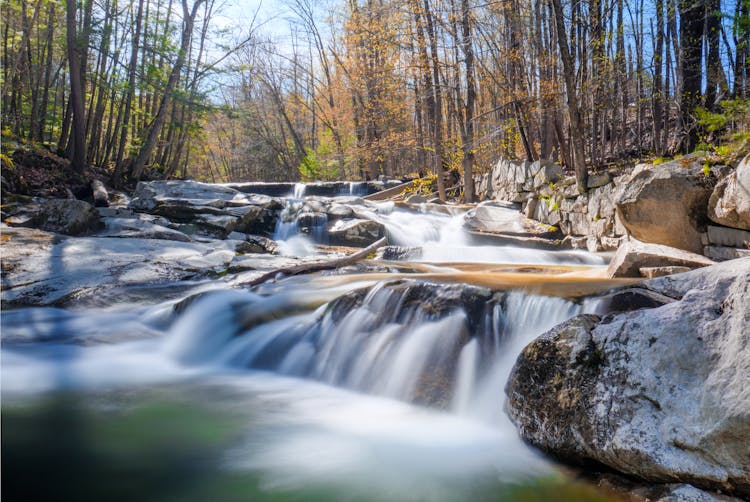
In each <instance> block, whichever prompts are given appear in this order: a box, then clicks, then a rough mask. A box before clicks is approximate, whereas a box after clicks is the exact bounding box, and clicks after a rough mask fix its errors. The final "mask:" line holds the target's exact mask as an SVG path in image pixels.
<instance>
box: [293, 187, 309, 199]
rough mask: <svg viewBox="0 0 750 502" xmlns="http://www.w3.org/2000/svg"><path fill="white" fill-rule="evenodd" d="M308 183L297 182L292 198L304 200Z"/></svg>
mask: <svg viewBox="0 0 750 502" xmlns="http://www.w3.org/2000/svg"><path fill="white" fill-rule="evenodd" d="M306 189H307V185H305V184H304V183H295V184H294V192H292V200H302V199H304V198H305V190H306Z"/></svg>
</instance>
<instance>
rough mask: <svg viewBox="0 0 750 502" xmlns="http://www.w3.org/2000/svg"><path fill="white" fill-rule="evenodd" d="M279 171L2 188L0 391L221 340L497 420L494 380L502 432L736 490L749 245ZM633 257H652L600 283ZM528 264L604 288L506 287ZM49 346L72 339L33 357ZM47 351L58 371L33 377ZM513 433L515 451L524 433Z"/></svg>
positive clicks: (232, 348)
mask: <svg viewBox="0 0 750 502" xmlns="http://www.w3.org/2000/svg"><path fill="white" fill-rule="evenodd" d="M287 188H289V189H290V190H291V193H287V194H286V196H283V197H282V196H272V195H266V194H257V193H256V194H254V193H249V192H248V191H247V190H249V189H248V187H240V186H236V185H212V184H204V183H198V182H192V181H161V182H150V183H141V184H139V186H138V187H137V189H136V190H135V192H134V193H133V194H131V196H125V195H116V196H113V197H112V198H111V200H110V205H109V207H96V208H94V207H93V206H91V205H89V204H87V203H85V202H83V201H77V200H74V199H55V200H52V199H22V200H18V201H16V202H13V203H10V204H6V205H5V206H3V213H4V214H3V216H4V223H3V226H2V228H0V232H1V233H2V238H1V239H2V242H1V243H0V245H1V246H2V256H3V260H2V306H3V314H2V320H3V335H2V336H3V351H4V352H3V354H4V356H3V361H4V365H3V366H4V368H3V376H4V378H3V381H4V384H3V385H4V390H7V391H10V392H11V394H12V395H16V394H18V395H21V396H23V395H25V393H26V392H27V391H26V390H24V389H26V388H27V387H26V386H27V384H29V383H30V382H33V383H34V385H35V386H36V387H35V388H41V389H45V390H46V391H50V390H55V389H59V385H61V382H68V384H66V385H73V384H71V383H70V382H76V383H75V385H74V387H77V386H81V388H88V386H89V385H94V384H95V382H97V383H96V386H97V388H98V386H99V385H103V383H102V382H104V385H105V386H106V385H114V386H122V385H125V386H126V387H127V386H131V385H133V384H134V383H133V382H134V380H133V378H134V377H133V374H134V373H133V370H132V368H135V367H138V366H139V364H142V361H150V363H149V364H151V365H153V370H154V371H153V372H152V371H151V370H148V371H145V372H144V374H143V375H140V376H139V377H138V379H137V381H138V382H142V381H154V382H164V381H171V380H172V379H174V378H178V377H177V376H176V375H179V378H180V379H181V378H183V376H184V375H185V374H186V373H185V372H187V373H188V374H195V372H199V373H200V372H204V371H205V368H204V367H203V366H202V365H203V364H205V363H206V362H207V361H213V364H216V363H217V361H220V362H221V367H222V368H225V367H227V366H228V367H230V368H233V371H234V370H236V368H238V367H239V368H244V369H247V368H251V369H254V370H263V371H271V372H273V373H274V374H280V375H291V376H294V377H296V378H304V379H310V380H315V381H318V382H324V383H326V384H329V385H333V386H338V387H344V388H347V389H352V390H356V391H359V392H366V393H368V394H375V395H377V396H384V397H387V398H390V399H396V400H400V401H405V402H408V403H417V404H419V405H421V406H428V407H430V408H433V409H434V408H437V409H441V410H447V411H449V412H450V413H451V414H455V415H457V416H459V417H470V418H471V420H476V421H478V423H481V424H489V425H490V426H491V427H493V428H494V429H493V430H495V431H496V432H497V431H512V429H511V428H510V425H507V427H508V428H507V429H505V427H506V425H503V424H505V423H506V422H505V418H503V414H502V409H503V401H504V399H503V393H502V388H503V386H505V388H506V391H507V393H508V399H507V402H506V403H505V409H506V410H507V413H508V415H509V416H510V418H511V420H512V421H513V423H514V424H515V426H516V427H517V429H518V431H519V432H520V436H521V437H522V438H523V440H525V441H526V442H528V443H529V444H531V445H533V446H535V447H538V448H540V449H542V450H544V451H545V452H547V453H548V454H551V455H552V456H554V457H555V458H557V459H559V460H561V461H563V462H566V463H573V464H577V465H585V466H587V467H586V469H587V470H588V471H597V470H600V469H601V468H602V467H606V468H607V469H614V470H615V471H617V472H619V473H621V474H623V475H625V476H628V477H630V479H631V480H635V481H631V482H630V483H632V482H635V483H640V484H641V486H643V485H644V484H645V485H648V486H649V487H650V488H649V490H646V491H643V490H641V488H637V487H633V485H630V487H629V488H626V489H627V490H629V491H630V492H631V493H650V494H658V495H653V496H652V495H649V496H648V497H647V498H663V499H665V500H711V499H713V498H715V497H718V496H715V495H714V493H715V492H716V491H717V490H718V491H719V492H721V493H722V494H723V495H721V496H726V497H731V496H739V497H750V491H749V489H748V487H749V486H750V450H749V449H748V448H747V444H748V443H750V394H749V393H748V389H747V385H746V384H747V382H748V381H750V366H749V364H750V363H749V361H750V353H749V352H748V347H750V339H749V338H748V337H749V336H750V304H749V303H748V302H747V301H746V298H747V296H748V293H750V291H749V290H748V287H749V286H748V285H750V258H745V259H740V260H732V261H728V262H725V263H720V264H713V261H712V260H710V259H707V258H706V257H704V256H700V255H696V254H692V253H689V252H687V251H682V252H680V253H676V252H675V250H674V249H672V248H669V247H666V246H661V245H657V244H646V243H639V242H637V241H629V242H628V243H626V245H624V246H622V247H621V248H620V250H619V251H618V253H617V255H616V256H615V257H614V259H613V260H612V263H611V264H610V267H609V270H608V269H607V268H606V262H607V260H606V259H605V258H603V257H601V256H596V255H592V254H589V253H583V252H579V251H570V250H566V248H568V247H569V246H568V244H569V243H570V240H567V241H566V240H565V238H564V236H563V235H561V234H559V233H557V231H556V230H555V229H552V228H550V226H549V225H544V224H540V223H538V222H533V221H531V220H529V219H527V218H526V217H525V216H524V215H523V214H522V213H520V212H519V206H517V205H514V204H509V203H502V202H495V201H490V202H486V203H483V204H481V205H479V206H476V207H465V206H454V205H440V204H434V203H424V202H420V201H418V200H417V199H413V202H406V203H405V202H399V203H398V204H396V203H394V202H388V201H386V202H373V201H370V200H367V199H366V198H363V197H361V196H359V195H356V194H350V193H345V194H337V195H336V196H335V197H324V196H320V195H305V194H304V193H303V192H302V190H303V188H305V187H302V186H300V185H297V186H296V187H295V186H289V187H287ZM276 189H279V188H278V187H274V190H276ZM285 189H286V188H285ZM269 190H270V189H269ZM727 190H729V189H727ZM383 237H385V238H386V239H387V241H388V243H389V244H390V246H388V247H385V248H384V249H381V250H380V252H379V257H380V259H378V260H374V261H373V260H370V261H364V262H360V263H357V264H353V265H351V266H348V267H347V268H345V269H343V270H334V271H329V272H327V275H328V277H324V278H321V277H320V276H319V275H302V276H299V277H289V278H284V277H283V275H280V276H278V277H276V278H275V279H276V280H271V281H270V282H269V283H267V284H263V285H261V286H259V287H256V288H255V289H254V291H253V292H251V293H248V292H245V291H244V288H242V287H238V286H239V285H241V284H243V283H247V282H248V281H252V279H254V278H257V277H259V276H261V275H262V274H265V273H267V272H269V271H277V270H281V269H284V268H288V267H290V266H294V265H300V264H305V263H313V262H316V263H317V262H325V261H328V260H331V259H333V258H337V257H342V256H346V255H347V254H350V253H353V252H354V251H355V250H356V248H361V247H364V246H367V245H369V244H372V243H373V242H375V241H377V240H379V239H381V238H383ZM539 248H546V249H547V250H540V249H539ZM394 260H395V261H394ZM695 267H702V268H699V269H698V270H694V271H692V272H687V273H679V272H685V271H687V270H690V269H692V268H695ZM374 272H377V274H373V273H374ZM419 274H422V278H420V275H419ZM523 274H526V275H525V276H524V275H523ZM540 274H541V275H540ZM544 274H546V275H544ZM647 274H651V275H653V276H657V275H662V274H671V275H668V276H666V277H660V278H657V279H653V280H650V281H647V282H644V283H643V284H640V285H635V286H634V285H633V283H634V282H637V281H636V280H627V281H626V282H623V283H621V284H622V285H620V283H617V282H603V281H609V279H606V278H607V277H610V276H619V275H625V276H633V275H647ZM545 281H546V282H549V283H565V284H567V283H569V282H571V281H577V282H575V283H576V284H584V283H588V284H594V283H596V284H597V287H596V288H595V291H602V290H605V289H610V288H615V289H614V291H610V292H607V293H604V294H598V295H596V296H586V295H590V294H591V293H586V294H585V295H582V294H578V295H573V296H571V295H570V294H568V293H565V291H568V292H569V291H571V289H569V288H566V289H562V290H560V289H558V291H563V292H561V293H558V295H559V296H562V297H563V298H550V297H545V296H535V295H528V294H523V293H520V292H517V291H514V290H516V289H524V290H526V291H534V290H533V288H530V286H529V285H530V284H532V283H535V282H536V283H540V284H541V283H544V282H545ZM597 281H598V282H597ZM446 282H450V283H451V284H450V285H446V284H445V283H446ZM466 282H471V283H472V284H471V285H470V284H466ZM500 285H502V287H501V286H500ZM626 285H628V286H629V287H628V288H627V289H623V288H625V286H626ZM618 288H619V289H618ZM536 291H537V292H538V291H543V290H542V289H537V290H536ZM549 291H552V289H550V290H549ZM212 298H213V300H212ZM571 300H574V301H571ZM107 326H109V327H107ZM539 335H541V336H539ZM537 337H538V338H537ZM162 340H163V341H162ZM131 343H132V344H136V343H139V344H141V345H138V346H136V345H132V346H131V345H130V344H131ZM49 344H52V345H49ZM102 344H113V345H116V346H117V351H116V352H107V353H106V354H105V352H103V351H101V350H100V349H99V348H97V347H99V346H100V345H102ZM149 344H151V345H149ZM162 344H164V345H163V347H162ZM152 345H153V347H152ZM67 346H76V347H78V346H85V347H88V346H91V349H90V350H89V349H88V348H87V349H81V350H84V353H83V354H81V356H80V357H77V358H73V359H67V356H65V357H62V356H61V359H60V360H57V359H56V356H54V355H53V356H49V354H54V353H57V351H60V354H63V353H65V354H67V353H68V352H67V350H68V349H64V350H63V348H60V347H67ZM524 346H525V348H524ZM148 347H151V348H148ZM158 347H160V348H158ZM120 350H122V352H120ZM37 351H38V355H37ZM519 353H520V356H519V357H518V360H517V361H516V355H517V354H519ZM45 354H46V355H45ZM125 354H127V355H125ZM102 358H104V359H102ZM108 358H111V360H110V359H108ZM49 361H53V362H54V368H56V369H55V370H54V371H52V370H51V369H50V368H47V366H46V364H48V363H49ZM6 363H7V366H6ZM102 363H104V364H105V365H107V364H109V365H110V371H109V372H108V373H107V374H106V375H103V374H102V373H101V372H100V370H98V369H97V368H100V367H101V364H102ZM514 363H515V366H514V368H513V371H512V373H511V374H510V377H508V373H509V372H510V368H511V366H513V364H514ZM214 368H215V367H214ZM48 370H49V371H48ZM63 370H64V371H63ZM58 371H63V372H64V373H66V372H67V373H66V374H67V376H66V377H65V378H62V379H61V380H58V379H57V377H55V378H51V379H50V380H45V378H46V377H45V375H48V376H49V375H55V374H57V372H58ZM212 371H214V370H212ZM201 374H203V373H201ZM506 381H507V383H506ZM337 399H338V398H337ZM462 419H463V418H462ZM472 427H473V426H472ZM482 427H484V425H482ZM509 433H510V434H512V435H513V436H515V434H514V433H512V432H509ZM503 434H505V432H503ZM338 440H339V439H338V438H337V439H336V441H338ZM493 441H494V440H493ZM493 444H495V445H496V446H497V445H498V444H499V443H496V442H495V443H493ZM295 448H296V446H295ZM519 448H520V449H519ZM512 450H513V451H515V452H516V454H517V455H520V457H519V458H521V457H523V458H525V459H527V460H525V462H526V461H528V462H530V464H529V465H531V464H534V465H536V464H535V463H534V462H535V461H532V460H530V459H531V458H533V453H529V451H528V450H525V449H523V447H522V446H519V445H515V443H514V446H513V447H512ZM295 451H297V450H295ZM326 451H327V450H326ZM527 455H531V456H530V457H527ZM469 457H470V456H467V458H469ZM492 458H493V460H492V462H495V461H497V459H495V458H494V457H492ZM506 460H507V459H505V458H504V457H503V460H501V461H500V464H502V465H504V466H505V467H503V469H509V465H510V464H509V463H508V462H506ZM254 461H256V462H257V459H256V460H254ZM511 463H512V462H511ZM479 464H481V469H480V470H483V469H485V468H487V465H486V464H485V463H484V462H483V461H482V462H480V463H479ZM479 464H477V465H479ZM308 467H309V466H305V467H304V468H305V469H306V468H308ZM264 468H268V466H266V467H264ZM441 468H442V467H441ZM534 468H535V469H536V468H540V467H538V466H537V467H534ZM540 469H543V470H544V469H546V467H545V468H540ZM440 472H442V471H440ZM483 472H484V471H483ZM503 472H510V471H509V470H507V471H503ZM483 475H484V474H483ZM428 478H429V479H433V478H431V477H430V476H428ZM462 479H463V478H462ZM430 482H434V480H433V481H430ZM625 484H627V483H625ZM495 488H497V487H495ZM495 488H493V489H495ZM451 489H453V488H451ZM639 490H640V491H639ZM449 492H450V490H449ZM346 493H350V492H346ZM355 493H359V492H356V491H355ZM399 493H402V494H403V493H405V492H399ZM431 493H432V492H431ZM450 493H459V492H450ZM350 494H351V493H350ZM670 497H671V498H670Z"/></svg>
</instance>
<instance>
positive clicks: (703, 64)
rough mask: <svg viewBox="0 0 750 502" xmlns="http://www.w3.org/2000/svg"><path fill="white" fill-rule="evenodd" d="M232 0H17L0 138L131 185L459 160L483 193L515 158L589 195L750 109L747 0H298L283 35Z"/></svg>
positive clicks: (5, 29)
mask: <svg viewBox="0 0 750 502" xmlns="http://www.w3.org/2000/svg"><path fill="white" fill-rule="evenodd" d="M236 2H237V4H236V5H234V6H229V7H228V6H226V5H224V4H220V3H218V2H216V0H79V1H78V2H77V3H76V2H75V1H73V0H70V1H68V2H64V1H63V2H60V1H58V0H32V1H26V0H5V1H4V2H3V3H2V7H0V10H1V12H0V18H1V19H2V38H3V42H2V43H3V46H2V123H3V136H4V140H3V141H4V142H5V141H7V138H11V137H12V138H15V139H17V140H21V141H29V142H35V143H38V144H42V143H43V144H46V145H48V146H49V147H50V148H51V149H52V150H55V151H57V152H58V153H60V154H62V155H64V156H66V157H67V158H69V159H71V162H72V163H73V165H74V166H76V167H77V168H79V169H83V168H84V166H86V165H96V166H99V167H100V168H103V169H105V170H106V171H107V172H108V173H109V175H110V176H111V179H112V183H113V184H115V185H119V184H122V183H123V182H127V181H134V180H137V179H141V178H143V177H149V178H153V177H165V178H168V177H176V176H193V177H196V178H204V179H207V180H213V181H222V180H227V179H233V180H240V179H261V180H297V179H301V178H302V179H365V178H375V177H377V176H379V175H386V176H396V177H397V176H404V175H417V174H419V175H424V174H429V173H437V174H439V173H441V172H442V171H444V170H448V169H456V170H458V171H459V172H462V173H463V182H464V190H465V194H466V198H467V199H471V198H472V194H473V188H472V182H473V177H472V175H473V174H477V173H481V172H485V171H486V170H487V169H489V168H490V167H491V166H492V164H493V163H494V161H495V160H496V159H497V158H498V157H500V156H506V157H513V158H524V159H529V160H537V159H552V160H556V161H559V162H561V163H563V164H564V165H566V166H567V167H568V168H569V169H571V170H573V171H575V173H576V176H577V179H578V181H579V186H580V187H581V189H584V187H585V179H586V176H587V172H589V171H590V170H591V169H595V168H599V167H602V166H606V165H609V164H612V163H617V162H620V161H623V160H627V159H633V158H637V157H640V156H649V155H654V156H661V155H671V154H674V153H677V152H679V151H682V152H687V151H692V150H693V149H695V148H696V147H698V146H699V145H700V144H701V143H706V142H710V141H711V139H712V137H711V136H712V134H714V135H715V134H718V132H720V131H718V130H719V129H721V128H726V127H730V128H731V127H734V128H740V129H741V128H742V127H746V126H747V124H746V123H743V124H739V125H738V124H736V123H732V120H736V118H737V117H741V116H743V115H742V114H743V113H744V117H745V118H746V117H747V116H750V107H749V106H748V98H750V96H748V94H750V48H749V47H748V45H749V44H748V41H750V0H732V1H730V0H655V2H645V1H644V0H545V1H541V2H535V1H530V0H501V1H484V0H400V1H395V0H338V1H336V2H333V1H330V2H325V3H322V2H318V1H315V0H287V1H286V3H285V4H284V9H283V14H279V17H277V18H276V19H275V20H273V22H270V23H267V26H272V27H273V29H268V28H266V29H263V23H256V22H255V17H251V19H253V22H251V23H248V25H247V26H237V27H235V29H234V30H229V29H227V27H226V26H225V24H226V23H224V25H222V26H214V25H215V24H222V23H215V22H214V21H215V20H216V19H217V18H218V17H220V16H223V18H224V19H225V18H226V17H227V15H229V16H231V11H232V10H235V11H236V9H241V10H242V11H244V12H245V13H247V12H248V11H250V12H253V11H254V12H255V14H256V15H257V14H258V12H257V10H255V8H254V7H253V6H244V5H242V4H241V1H240V0H236ZM221 9H225V10H227V11H229V13H228V14H227V13H224V14H222V12H221ZM280 26H281V27H283V28H284V33H283V34H280V33H278V31H279V27H280ZM738 110H740V111H741V113H740V112H738ZM716 117H719V118H718V119H716ZM726 117H728V119H727V118H726ZM712 118H713V119H715V120H712ZM717 122H718V123H719V126H718V127H717V126H714V127H707V126H706V124H707V123H717ZM438 185H439V186H438V187H439V190H440V191H441V195H442V192H443V190H444V188H445V187H443V186H442V177H441V176H438Z"/></svg>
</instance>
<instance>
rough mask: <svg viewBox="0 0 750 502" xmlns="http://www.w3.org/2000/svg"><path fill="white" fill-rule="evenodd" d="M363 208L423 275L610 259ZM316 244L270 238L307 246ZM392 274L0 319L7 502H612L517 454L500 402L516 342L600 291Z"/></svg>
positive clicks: (222, 288)
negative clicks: (498, 286)
mask: <svg viewBox="0 0 750 502" xmlns="http://www.w3.org/2000/svg"><path fill="white" fill-rule="evenodd" d="M303 196H304V195H303V193H302V190H300V189H298V190H297V191H296V193H295V195H294V196H292V197H290V201H289V204H292V203H293V202H294V200H301V199H302V198H303ZM368 211H369V213H370V214H368V215H367V216H368V217H369V218H372V219H374V220H376V221H379V222H381V223H383V224H384V225H385V226H386V228H387V230H388V234H389V236H390V238H391V240H392V241H395V243H397V244H399V245H402V246H420V247H422V248H423V252H422V255H421V257H420V258H419V259H418V261H419V263H420V264H422V266H425V267H430V268H429V270H438V271H446V270H449V271H452V272H453V273H454V275H455V274H456V273H458V274H459V275H460V274H461V273H464V272H465V271H466V270H468V269H471V270H474V272H472V273H476V270H482V269H483V268H484V267H490V268H491V267H499V266H508V265H533V264H542V265H550V266H556V267H566V266H570V267H571V270H575V269H576V267H581V266H582V265H583V266H586V267H590V266H593V267H596V266H598V265H602V264H603V263H604V261H603V260H602V259H601V258H599V257H597V256H593V255H588V254H585V253H575V252H552V251H539V250H533V249H520V248H513V247H508V246H503V247H499V246H477V245H473V244H472V243H471V239H470V238H469V236H468V235H467V234H466V233H465V232H464V230H463V228H462V225H461V222H462V219H461V218H462V216H461V215H460V214H455V215H450V214H435V213H424V214H417V213H414V212H407V211H403V210H400V209H398V208H395V207H393V205H392V204H390V203H383V204H381V205H380V206H378V207H376V208H375V209H373V208H370V209H368ZM321 235H322V234H320V233H318V234H316V233H314V232H313V233H311V234H310V235H309V236H302V235H299V234H298V232H296V231H295V229H294V227H293V225H292V226H289V225H287V226H286V227H283V228H277V236H276V237H277V238H278V239H281V240H282V241H283V243H284V245H283V247H282V248H283V250H284V252H285V253H288V254H314V253H315V252H316V251H315V249H316V248H315V246H314V243H313V242H312V240H311V239H310V236H311V237H312V238H313V239H318V240H320V239H322V238H324V237H321ZM451 263H460V266H458V265H457V266H456V267H454V268H451V265H450V264H451ZM480 264H481V265H480ZM383 274H384V273H383V272H381V273H380V275H378V276H373V277H368V276H367V275H363V274H361V273H358V274H353V275H347V274H346V271H344V272H341V273H338V274H336V275H333V276H331V275H328V276H322V275H321V274H317V275H314V276H302V277H290V278H287V279H283V280H280V281H278V282H276V283H274V284H273V285H271V286H268V287H264V288H258V289H256V290H254V291H248V290H246V289H244V288H237V287H231V286H232V284H233V282H232V278H231V277H230V278H225V279H224V280H222V281H197V282H195V283H184V282H183V283H175V284H172V285H159V286H158V287H154V288H153V289H152V290H151V291H150V293H144V292H143V291H144V290H143V289H142V290H139V291H138V294H131V295H129V294H128V293H127V292H123V293H122V294H121V295H117V296H109V297H107V298H102V299H100V301H98V302H96V303H94V304H91V303H89V304H85V303H84V304H81V305H78V306H74V307H71V308H53V307H40V308H22V309H16V310H6V311H3V312H2V331H3V344H2V349H1V355H0V357H1V358H2V359H1V363H2V401H3V402H2V411H3V417H2V418H3V424H2V425H3V431H2V436H3V438H2V439H3V441H2V455H3V478H4V481H5V483H4V493H5V494H6V496H8V500H12V499H22V498H23V499H31V498H34V499H40V500H44V499H57V500H89V499H91V500H94V499H95V500H101V499H109V500H113V499H114V500H126V499H127V500H132V499H134V498H138V499H144V500H149V499H151V500H165V499H168V500H485V499H486V500H549V499H555V500H607V499H608V497H610V495H609V494H607V493H603V492H600V491H598V490H596V489H594V488H593V487H591V486H590V485H588V484H586V483H584V482H580V481H576V480H575V479H574V478H573V476H572V475H571V474H570V473H569V472H568V471H566V470H565V469H562V468H560V467H559V466H558V465H556V464H555V463H553V462H552V461H550V460H549V459H546V458H545V457H544V456H543V455H542V454H540V453H539V452H536V451H533V450H532V449H530V448H529V447H527V446H526V445H524V444H523V443H522V442H521V440H520V439H519V438H518V435H517V433H516V431H515V429H514V427H513V426H512V424H511V423H510V422H509V420H508V419H507V417H506V416H505V414H504V413H503V401H504V393H503V387H504V384H505V381H506V379H507V376H508V374H509V372H510V369H511V367H512V365H513V363H514V361H515V358H516V357H517V355H518V354H519V352H520V351H521V350H522V349H523V347H524V346H525V345H526V344H527V343H528V342H529V341H531V340H532V339H533V338H534V337H536V336H538V335H539V334H541V333H543V332H544V331H546V330H547V329H549V328H551V327H552V326H554V325H555V324H557V323H560V322H562V321H564V320H566V319H568V318H570V317H571V316H573V315H575V314H577V313H580V312H584V311H592V310H593V309H595V308H596V305H595V302H591V301H578V302H573V301H570V300H567V299H563V298H559V297H553V296H541V295H534V294H530V293H528V292H522V291H510V292H502V293H495V294H492V293H490V292H488V291H487V290H486V289H484V288H481V287H478V286H467V285H464V284H460V282H461V281H460V280H458V281H456V280H454V281H451V282H450V283H446V282H444V281H441V280H437V281H432V280H431V281H428V282H426V283H425V282H421V281H415V280H414V278H413V277H407V278H403V277H401V276H400V275H399V274H398V273H397V271H392V272H389V273H385V275H383ZM391 276H392V277H391ZM438 279H439V277H438ZM459 279H460V277H459ZM457 283H458V284H457ZM145 289H146V290H148V288H145Z"/></svg>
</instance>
